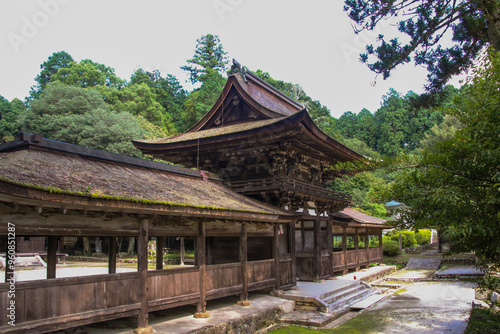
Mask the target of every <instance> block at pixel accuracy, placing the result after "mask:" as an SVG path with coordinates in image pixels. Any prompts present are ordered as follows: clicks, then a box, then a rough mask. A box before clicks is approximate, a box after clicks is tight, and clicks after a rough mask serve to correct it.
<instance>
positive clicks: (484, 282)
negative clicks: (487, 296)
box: [477, 275, 500, 293]
mask: <svg viewBox="0 0 500 334" xmlns="http://www.w3.org/2000/svg"><path fill="white" fill-rule="evenodd" d="M477 283H478V285H479V288H481V289H482V290H491V291H496V292H498V293H500V277H498V276H492V275H486V276H484V277H483V278H482V279H480V280H479V281H478V282H477Z"/></svg>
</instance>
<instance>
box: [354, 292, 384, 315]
mask: <svg viewBox="0 0 500 334" xmlns="http://www.w3.org/2000/svg"><path fill="white" fill-rule="evenodd" d="M385 297H386V296H385V295H382V294H372V295H370V296H368V297H366V298H364V299H362V300H360V301H358V302H356V303H354V304H352V305H351V306H349V308H350V309H351V310H352V311H358V310H364V309H365V308H367V307H370V306H372V305H373V304H375V303H376V302H379V301H380V300H382V299H384V298H385Z"/></svg>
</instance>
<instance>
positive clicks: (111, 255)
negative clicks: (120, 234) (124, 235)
mask: <svg viewBox="0 0 500 334" xmlns="http://www.w3.org/2000/svg"><path fill="white" fill-rule="evenodd" d="M108 240H109V250H108V273H110V274H116V237H109V238H108Z"/></svg>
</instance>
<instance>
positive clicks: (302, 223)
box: [300, 220, 306, 252]
mask: <svg viewBox="0 0 500 334" xmlns="http://www.w3.org/2000/svg"><path fill="white" fill-rule="evenodd" d="M305 224H306V223H305V221H303V220H302V221H300V251H301V252H304V247H305V245H306V236H305Z"/></svg>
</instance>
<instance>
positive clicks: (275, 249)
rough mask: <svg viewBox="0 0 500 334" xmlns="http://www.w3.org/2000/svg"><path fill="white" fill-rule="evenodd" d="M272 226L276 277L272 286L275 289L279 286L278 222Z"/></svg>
mask: <svg viewBox="0 0 500 334" xmlns="http://www.w3.org/2000/svg"><path fill="white" fill-rule="evenodd" d="M273 227H274V235H273V259H274V278H275V279H276V281H275V284H274V288H275V290H279V288H280V286H281V273H280V250H279V224H275V225H274V226H273Z"/></svg>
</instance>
